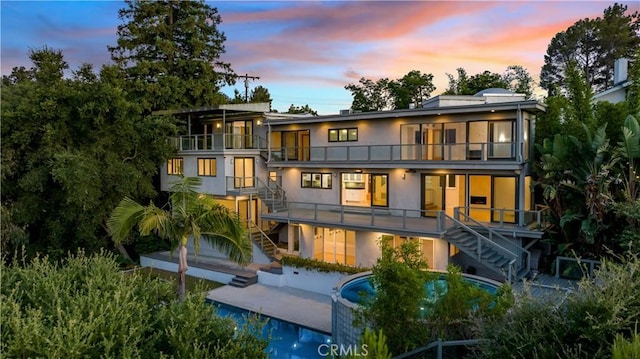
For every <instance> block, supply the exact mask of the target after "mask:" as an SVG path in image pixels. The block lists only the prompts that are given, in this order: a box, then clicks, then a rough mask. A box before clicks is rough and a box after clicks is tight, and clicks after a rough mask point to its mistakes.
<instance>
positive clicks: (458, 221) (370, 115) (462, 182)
mask: <svg viewBox="0 0 640 359" xmlns="http://www.w3.org/2000/svg"><path fill="white" fill-rule="evenodd" d="M261 106H262V105H260V104H255V105H254V104H241V105H224V106H219V107H215V108H201V109H191V110H180V111H174V112H173V115H174V116H178V117H181V118H183V119H185V123H186V128H187V135H185V136H180V137H179V138H175V139H173V141H174V143H175V144H176V147H177V149H178V152H177V156H176V157H175V158H173V159H170V160H169V161H168V163H167V164H166V165H165V166H164V167H163V169H162V173H163V174H162V178H161V181H162V188H163V190H167V189H168V188H169V182H170V181H171V178H172V176H175V175H178V174H184V175H186V176H201V177H202V178H203V185H202V189H201V190H202V192H203V193H208V194H211V195H213V196H215V197H216V198H218V200H219V201H221V203H223V204H225V205H227V206H229V207H230V208H233V209H235V210H236V211H238V213H240V215H241V216H242V217H243V218H245V219H246V220H247V222H248V224H249V226H250V227H251V228H252V230H251V233H252V237H253V239H254V243H256V252H258V254H259V253H260V252H262V253H263V254H264V255H265V257H267V259H265V258H262V257H261V258H257V257H256V256H254V260H255V259H257V260H258V261H260V260H264V261H268V260H271V259H273V257H274V256H275V254H276V253H277V252H282V253H287V254H289V255H299V256H302V257H307V258H315V259H318V260H321V261H326V262H332V263H342V264H346V265H351V266H371V265H373V264H374V263H375V261H376V259H377V258H378V257H379V256H380V248H379V245H378V242H379V240H380V239H382V238H384V239H387V240H389V241H390V243H391V245H393V246H398V245H400V244H401V243H402V242H403V241H407V240H412V241H418V242H419V243H420V248H421V253H422V255H423V257H424V259H426V260H427V262H428V263H429V266H430V267H431V268H434V269H446V267H447V265H448V264H449V263H452V262H453V263H457V264H459V265H461V266H462V267H463V268H465V269H467V270H469V271H471V270H477V271H478V273H479V274H480V273H482V274H485V273H487V274H489V275H488V276H490V277H494V278H497V279H502V280H509V281H513V280H516V279H518V278H520V277H522V276H524V275H526V274H527V273H528V272H529V271H530V269H531V267H532V263H533V264H534V266H535V263H536V262H537V258H536V256H535V255H534V256H532V249H533V248H535V245H536V243H537V242H538V240H539V239H540V238H541V237H542V230H541V228H542V226H543V224H544V223H543V219H544V214H543V211H544V209H542V208H536V207H535V206H534V203H533V200H532V190H531V176H530V168H529V164H528V160H529V158H530V156H532V151H533V136H534V135H535V119H536V115H537V114H538V113H540V112H541V111H544V110H545V108H544V106H543V105H541V104H539V103H538V102H537V101H535V100H526V99H525V97H524V95H520V94H515V93H512V92H509V91H506V90H503V89H488V90H485V91H482V92H480V93H478V94H476V95H474V96H444V95H443V96H436V97H434V98H431V99H429V100H427V101H425V102H424V103H423V107H422V108H419V109H405V110H393V111H380V112H366V113H348V112H343V113H342V114H340V115H329V116H292V115H282V114H273V113H269V112H267V111H268V110H267V107H264V106H262V107H261ZM258 257H259V256H258Z"/></svg>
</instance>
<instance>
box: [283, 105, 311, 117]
mask: <svg viewBox="0 0 640 359" xmlns="http://www.w3.org/2000/svg"><path fill="white" fill-rule="evenodd" d="M285 113H293V114H305V113H309V114H312V115H314V116H318V111H316V110H314V109H312V108H311V107H309V105H304V106H294V105H293V104H291V106H289V109H288V110H287V112H285Z"/></svg>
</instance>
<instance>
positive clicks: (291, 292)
mask: <svg viewBox="0 0 640 359" xmlns="http://www.w3.org/2000/svg"><path fill="white" fill-rule="evenodd" d="M206 298H207V299H208V300H211V301H213V302H217V303H221V304H226V305H230V306H234V307H238V308H241V309H244V310H249V311H251V312H255V313H259V314H262V315H265V316H268V317H272V318H275V319H278V320H283V321H287V322H290V323H293V324H296V325H300V326H303V327H306V328H309V329H312V330H315V331H318V332H321V333H324V334H327V335H331V296H328V295H323V294H318V293H313V292H308V291H305V290H301V289H297V288H292V287H271V286H266V285H263V284H254V285H251V286H248V287H246V288H237V287H232V286H229V285H225V286H222V287H219V288H216V289H214V290H211V291H209V293H208V294H207V297H206Z"/></svg>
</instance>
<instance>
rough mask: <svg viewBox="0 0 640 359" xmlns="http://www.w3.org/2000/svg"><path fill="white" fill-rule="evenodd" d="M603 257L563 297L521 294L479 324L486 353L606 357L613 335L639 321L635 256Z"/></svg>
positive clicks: (639, 264) (639, 276)
mask: <svg viewBox="0 0 640 359" xmlns="http://www.w3.org/2000/svg"><path fill="white" fill-rule="evenodd" d="M620 260H621V261H619V262H614V261H612V260H609V259H605V260H603V262H602V265H601V267H600V268H599V269H598V270H596V271H595V276H594V278H585V279H583V280H581V281H580V284H579V287H578V289H576V290H575V291H574V292H572V293H570V294H569V295H568V296H567V298H566V300H565V301H564V302H558V301H553V300H546V301H545V300H541V299H538V298H532V297H530V296H524V297H523V298H520V299H519V300H518V301H516V305H515V306H514V307H513V308H512V309H511V310H510V311H509V312H508V313H507V314H506V315H505V316H504V317H503V318H502V319H498V320H486V321H484V322H483V323H482V327H483V328H482V329H481V333H480V336H481V337H483V338H487V339H490V342H489V344H487V345H485V346H484V347H483V348H482V353H481V354H479V356H480V357H486V358H609V357H610V356H611V348H612V345H613V344H614V341H615V338H616V336H617V335H623V336H625V337H628V336H631V335H632V333H634V330H635V327H636V325H637V323H638V322H639V321H640V294H639V293H640V259H639V258H638V256H637V255H635V254H629V256H628V257H627V258H621V259H620Z"/></svg>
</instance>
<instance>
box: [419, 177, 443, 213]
mask: <svg viewBox="0 0 640 359" xmlns="http://www.w3.org/2000/svg"><path fill="white" fill-rule="evenodd" d="M444 184H445V176H431V175H423V177H422V192H423V198H422V209H423V210H424V212H423V215H424V216H426V217H436V216H437V215H438V212H437V211H442V210H443V209H444V199H445V198H444V197H445V196H444Z"/></svg>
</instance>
